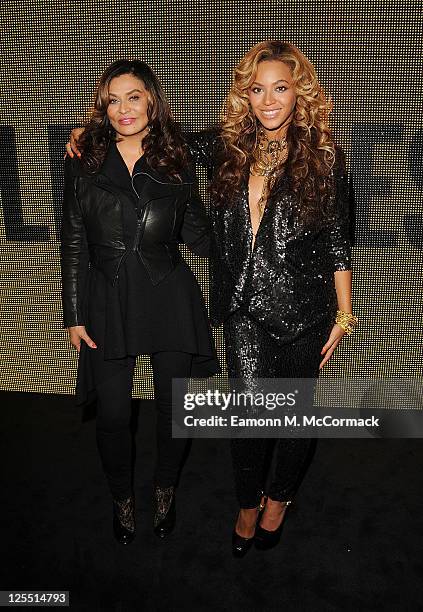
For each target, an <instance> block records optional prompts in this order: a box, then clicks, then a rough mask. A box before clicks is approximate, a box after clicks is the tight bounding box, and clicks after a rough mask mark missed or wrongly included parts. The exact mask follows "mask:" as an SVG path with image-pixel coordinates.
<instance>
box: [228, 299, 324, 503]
mask: <svg viewBox="0 0 423 612" xmlns="http://www.w3.org/2000/svg"><path fill="white" fill-rule="evenodd" d="M224 335H225V349H226V362H227V367H228V376H229V377H230V378H240V379H243V380H244V381H246V382H248V381H249V380H251V379H254V378H317V376H318V373H319V363H320V361H321V359H322V357H321V356H320V351H321V350H322V347H323V345H324V344H325V342H326V341H327V338H328V328H327V326H325V328H324V329H320V330H317V331H316V332H315V333H313V334H309V335H308V336H306V337H304V338H301V339H300V340H297V341H296V342H293V343H291V344H288V345H279V344H277V343H276V342H275V341H274V340H273V339H272V338H271V337H270V336H269V335H268V334H267V333H266V332H265V331H264V330H263V329H262V328H261V327H259V326H258V325H257V324H256V323H255V322H254V321H253V320H252V319H251V318H250V317H249V316H248V314H246V313H244V312H243V311H241V310H239V311H237V312H235V313H234V314H232V315H231V316H230V317H229V318H228V319H227V320H226V322H225V324H224ZM312 446H313V441H312V440H311V439H304V438H281V439H271V440H269V439H263V438H260V439H257V438H248V439H240V438H234V439H232V440H231V454H232V463H233V470H234V477H235V489H236V494H237V498H238V501H239V505H240V507H241V508H255V507H256V506H257V505H258V503H259V501H260V498H261V494H262V491H264V492H265V494H266V495H268V496H269V497H270V498H271V499H274V500H275V501H287V500H289V499H292V496H293V495H294V493H295V491H296V489H297V487H298V482H299V480H300V478H301V476H302V474H303V471H304V468H305V466H306V464H307V459H308V457H309V454H310V451H311V449H312ZM272 459H273V464H274V469H273V470H272V469H270V467H269V466H270V465H271V463H272V461H271V460H272ZM266 481H267V483H268V486H266Z"/></svg>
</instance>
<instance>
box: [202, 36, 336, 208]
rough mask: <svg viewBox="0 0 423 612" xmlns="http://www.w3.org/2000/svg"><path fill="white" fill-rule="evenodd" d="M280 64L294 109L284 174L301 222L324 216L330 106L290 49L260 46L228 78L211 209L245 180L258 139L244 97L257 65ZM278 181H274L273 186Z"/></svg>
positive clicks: (331, 148)
mask: <svg viewBox="0 0 423 612" xmlns="http://www.w3.org/2000/svg"><path fill="white" fill-rule="evenodd" d="M264 61H281V62H284V63H285V64H286V65H287V66H288V67H289V69H290V71H291V74H292V84H293V87H294V88H295V92H296V104H295V109H294V113H293V117H292V121H291V124H290V126H289V128H288V132H287V139H288V143H289V150H290V152H289V159H288V162H287V164H286V170H285V173H287V174H288V175H289V179H290V187H291V189H292V190H293V191H294V193H295V194H296V195H297V196H298V198H299V200H300V202H301V214H302V216H303V217H305V218H306V217H311V216H315V214H316V213H324V212H325V207H326V204H327V202H328V200H329V198H328V197H327V196H328V195H329V193H330V189H331V188H332V180H331V176H330V175H331V168H332V166H333V164H334V160H335V144H334V142H333V138H332V134H331V130H330V128H329V121H328V118H329V113H330V112H331V110H332V102H331V100H330V99H326V96H325V93H324V91H323V88H322V87H321V85H320V84H319V82H318V79H317V75H316V71H315V69H314V66H313V65H312V64H311V62H310V61H309V60H308V59H307V58H306V57H305V55H303V53H301V51H300V50H299V49H297V48H296V47H295V46H294V45H292V44H291V43H287V42H281V41H274V40H270V41H265V42H262V43H259V44H258V45H255V46H254V47H253V48H252V49H250V51H248V53H247V54H246V55H245V56H244V57H243V58H242V59H241V61H240V62H239V64H238V65H237V66H236V67H235V69H234V72H233V82H232V86H231V89H230V91H229V94H228V96H227V98H226V100H225V103H224V107H223V112H222V117H221V138H222V142H223V148H222V156H221V160H220V164H219V167H218V170H217V172H216V174H215V177H214V180H213V182H212V185H211V191H212V194H213V197H214V200H215V202H216V203H223V202H225V201H228V200H231V199H232V197H233V195H234V193H235V192H236V190H237V188H238V187H239V185H240V183H241V181H242V178H243V177H245V176H247V174H248V169H249V165H250V163H251V160H252V155H253V151H254V147H255V145H256V138H257V127H258V126H257V123H258V121H257V120H256V117H255V115H254V113H253V110H252V108H251V105H250V101H249V95H248V91H249V88H250V87H251V85H252V83H253V82H254V79H255V76H256V73H257V69H258V65H259V64H260V63H261V62H264ZM277 183H278V181H276V185H275V186H277Z"/></svg>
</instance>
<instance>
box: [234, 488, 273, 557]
mask: <svg viewBox="0 0 423 612" xmlns="http://www.w3.org/2000/svg"><path fill="white" fill-rule="evenodd" d="M263 499H264V501H261V502H260V505H259V506H258V508H257V510H258V512H257V519H256V527H257V521H259V519H260V517H261V514H262V512H263V510H264V507H265V505H266V499H267V498H266V497H264V498H263ZM254 538H255V534H254V535H253V536H252V537H251V538H244V537H243V536H240V535H239V534H238V533H237V532H236V527H234V530H233V532H232V555H233V556H234V557H236V558H238V559H240V558H242V557H244V556H245V555H246V554H247V552H248V551H249V550H250V548H251V546H252V545H253V543H254Z"/></svg>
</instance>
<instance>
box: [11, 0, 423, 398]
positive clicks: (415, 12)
mask: <svg viewBox="0 0 423 612" xmlns="http://www.w3.org/2000/svg"><path fill="white" fill-rule="evenodd" d="M418 6H419V3H418V2H411V1H410V0H405V1H403V2H402V3H401V6H400V8H399V7H398V4H397V3H395V2H383V1H378V2H372V3H368V2H362V1H355V0H350V1H349V2H348V3H339V2H333V1H321V2H315V1H314V0H312V1H305V0H297V1H295V2H293V1H292V2H283V1H281V2H276V1H273V0H261V1H260V2H258V1H255V2H252V1H250V0H242V1H232V2H224V1H207V2H202V1H200V2H191V1H189V0H178V1H173V2H172V1H162V2H158V1H153V2H119V1H113V0H109V1H105V0H95V1H94V0H93V1H85V2H67V3H63V2H59V1H55V0H42V1H41V0H36V1H34V0H32V1H31V2H22V0H19V1H15V0H4V1H3V2H2V3H1V8H0V11H1V29H2V36H1V41H0V49H1V57H2V66H1V71H2V74H1V82H0V96H1V107H0V181H1V211H2V214H1V215H0V251H1V253H0V257H1V259H0V261H1V263H0V265H1V280H0V283H1V292H2V301H1V309H2V310H1V317H2V331H1V337H0V359H1V361H2V367H1V372H0V388H2V389H6V390H27V391H39V392H47V393H71V392H72V391H73V384H74V378H75V373H76V364H77V361H76V352H75V351H74V349H72V347H71V346H70V345H69V343H68V341H67V335H66V332H65V330H63V329H62V322H61V307H60V280H59V245H58V241H57V236H58V228H59V225H60V193H61V181H62V152H63V147H64V143H65V142H66V135H67V134H68V131H69V127H70V126H72V125H75V124H76V123H78V121H79V120H80V118H81V117H82V116H83V115H84V114H85V112H86V110H87V108H88V107H89V105H90V104H91V101H92V92H93V89H94V86H95V81H96V79H97V77H98V76H99V74H100V73H101V72H102V71H103V69H104V68H105V67H106V66H107V65H108V64H109V63H110V62H111V61H112V60H115V59H117V58H119V57H131V58H132V57H138V58H141V59H143V60H145V61H147V62H149V63H150V64H151V65H152V66H153V67H154V69H155V70H156V71H157V73H158V75H159V76H160V78H161V80H162V82H163V85H164V87H165V89H166V91H167V94H168V96H169V99H170V102H171V105H172V108H173V110H174V112H175V115H176V117H177V119H178V120H180V121H182V122H183V123H184V124H185V125H186V126H188V127H192V128H195V129H198V128H201V127H205V126H207V125H208V124H210V123H212V122H214V121H216V119H217V118H218V116H219V112H220V109H221V106H222V101H223V98H224V95H225V92H226V91H227V89H228V86H229V84H230V80H231V70H232V67H233V66H234V65H235V63H236V62H238V60H239V59H240V57H241V56H242V55H243V54H244V53H245V52H246V51H247V50H248V49H249V48H250V47H251V46H252V45H253V44H255V43H257V42H259V41H261V40H264V39H267V38H278V39H283V40H288V41H291V42H293V43H294V44H296V45H297V46H298V47H299V48H300V49H301V50H302V51H304V53H305V54H306V55H307V56H308V57H309V58H310V60H311V61H312V62H313V63H314V64H315V66H316V69H317V71H318V74H319V76H320V80H321V82H322V84H323V86H324V88H325V90H326V92H327V93H328V94H331V95H332V97H333V100H334V113H333V119H332V121H333V127H334V130H335V133H336V136H337V139H338V140H339V142H340V144H341V145H343V146H344V148H345V150H346V153H347V157H348V162H349V165H350V169H351V174H352V177H353V183H354V187H355V191H356V196H357V211H356V218H357V231H356V246H355V248H354V267H355V280H354V305H355V311H356V313H357V315H358V316H359V317H360V327H359V329H358V330H357V332H356V333H355V334H354V336H353V337H351V338H348V339H345V341H344V342H343V345H342V346H341V348H340V349H338V352H337V355H336V357H335V358H334V359H333V360H332V362H331V364H330V366H329V368H328V369H327V373H326V375H328V376H329V375H354V376H365V375H369V374H370V375H373V376H379V377H380V376H382V377H383V376H388V375H391V376H392V375H393V376H416V375H419V373H420V371H421V365H422V356H421V352H420V346H421V341H422V337H421V322H420V316H419V312H420V311H421V283H422V280H421V279H422V276H421V268H422V251H421V249H422V212H421V204H422V189H423V176H422V138H423V131H422V121H421V99H420V95H421V94H420V92H421V60H420V58H421V33H422V23H421V15H420V12H421V11H420V9H419V8H418ZM201 176H202V177H203V180H202V184H203V188H204V187H205V185H204V176H203V175H201ZM188 259H189V261H190V262H191V263H192V264H193V266H194V269H195V271H196V273H197V275H198V277H199V279H200V281H201V284H202V286H203V289H204V293H205V295H207V276H206V270H205V268H204V267H203V264H202V263H200V262H199V261H196V260H193V259H191V258H190V257H188ZM216 340H217V342H218V346H219V351H221V350H222V338H221V333H220V331H217V333H216ZM149 372H150V371H149V367H148V365H147V361H146V360H144V359H143V358H140V360H139V368H138V370H137V374H136V380H135V385H134V395H135V396H141V397H150V394H151V384H150V378H149Z"/></svg>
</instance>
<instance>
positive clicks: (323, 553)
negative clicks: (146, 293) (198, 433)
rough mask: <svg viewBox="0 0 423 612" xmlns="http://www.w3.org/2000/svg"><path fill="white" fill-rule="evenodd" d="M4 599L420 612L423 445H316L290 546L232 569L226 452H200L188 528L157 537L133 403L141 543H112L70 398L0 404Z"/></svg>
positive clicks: (202, 447) (253, 554)
mask: <svg viewBox="0 0 423 612" xmlns="http://www.w3.org/2000/svg"><path fill="white" fill-rule="evenodd" d="M0 401H1V412H0V420H1V428H0V445H1V446H0V448H1V461H0V470H1V493H2V495H1V506H0V507H1V521H0V526H1V532H2V533H1V540H0V542H1V546H2V549H3V562H2V567H1V569H0V572H1V582H0V589H1V590H9V589H10V590H16V589H26V590H43V589H47V590H52V589H54V590H61V589H63V590H69V591H70V599H71V606H70V607H71V609H72V610H87V611H90V612H94V611H96V610H98V611H103V610H104V611H108V610H113V611H123V612H126V611H132V610H141V611H142V612H144V611H145V612H149V611H155V610H160V611H166V612H171V611H173V610H193V611H195V612H197V611H202V610H215V611H220V610H230V611H234V612H237V611H238V610H239V611H242V612H249V611H267V610H269V611H273V610H275V611H276V610H278V611H279V610H281V611H282V610H286V611H288V612H290V611H303V610H304V611H307V612H308V611H310V612H315V611H317V612H319V611H320V610H322V611H324V612H331V611H332V610H333V611H335V610H336V611H337V610H342V611H346V610H354V611H362V610H372V611H374V610H384V611H387V610H392V611H395V612H398V611H403V610H407V611H408V610H413V611H414V610H422V609H423V589H422V586H421V579H422V576H423V555H422V552H423V540H422V535H423V495H422V487H421V482H422V480H421V472H422V465H423V462H422V460H423V444H422V442H421V441H420V440H416V439H414V440H413V439H410V440H379V439H369V440H345V439H344V440H320V441H319V442H318V445H317V451H316V454H315V457H314V460H313V462H312V464H311V467H310V469H309V470H308V472H307V474H306V476H305V479H304V481H303V484H302V486H301V488H300V490H299V492H298V495H297V498H296V504H295V506H293V508H292V512H291V513H290V516H289V519H288V520H287V522H286V525H285V529H284V532H283V538H282V540H281V542H280V545H279V546H278V547H277V548H276V549H274V550H272V551H268V552H258V551H256V550H254V549H253V550H251V551H250V553H249V554H248V555H247V557H245V558H244V559H242V560H237V559H233V558H232V557H231V552H230V535H231V530H232V526H233V523H234V520H235V517H236V513H237V506H236V502H235V500H234V497H233V491H232V478H231V476H232V474H231V468H230V458H229V447H228V441H225V440H197V441H194V442H193V445H192V449H191V453H190V455H189V457H188V460H187V462H186V465H185V469H184V473H183V477H182V480H181V484H180V487H179V489H178V524H177V528H176V531H175V532H174V533H173V534H172V535H171V536H170V537H169V539H167V540H165V541H158V540H157V538H156V537H155V536H154V534H153V533H152V528H151V523H152V508H151V486H152V471H153V459H154V458H153V448H154V444H153V433H154V418H155V415H154V404H153V403H152V402H142V403H134V405H135V407H136V408H138V407H140V411H141V415H140V418H139V426H138V433H137V447H138V450H137V461H136V483H137V485H136V495H137V507H138V508H137V526H138V530H137V537H136V540H135V542H134V543H133V544H132V545H131V546H129V547H127V548H125V547H122V546H119V545H118V544H115V542H114V540H113V538H112V533H111V503H110V497H109V493H108V490H107V488H106V483H105V481H104V478H103V475H102V472H101V468H100V463H99V459H98V456H97V451H96V446H95V431H94V421H93V420H90V421H87V422H85V423H83V424H82V425H81V424H80V421H79V413H78V412H77V411H76V410H75V409H74V404H73V397H69V396H43V395H39V394H25V393H1V394H0Z"/></svg>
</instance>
